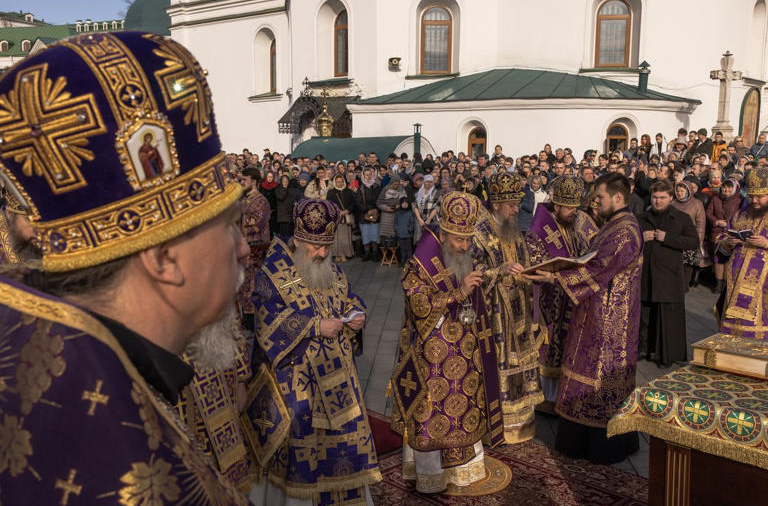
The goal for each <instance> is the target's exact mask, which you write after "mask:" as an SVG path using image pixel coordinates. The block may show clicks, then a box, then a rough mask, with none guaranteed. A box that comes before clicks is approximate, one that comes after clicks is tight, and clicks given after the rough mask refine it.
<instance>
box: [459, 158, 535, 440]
mask: <svg viewBox="0 0 768 506" xmlns="http://www.w3.org/2000/svg"><path fill="white" fill-rule="evenodd" d="M524 185H525V181H524V180H523V178H522V177H520V176H519V175H517V174H515V173H512V172H501V173H499V174H494V175H493V176H491V183H490V214H485V213H484V214H485V215H486V217H485V218H484V219H482V220H480V223H478V225H477V228H476V229H475V235H474V240H473V242H472V245H473V247H472V253H473V256H474V257H475V260H476V261H477V262H478V263H479V264H480V265H482V267H481V268H480V270H481V271H482V272H483V291H484V292H485V293H486V294H487V295H488V298H489V303H490V304H491V312H490V314H491V327H492V328H493V342H494V343H496V353H497V358H498V373H499V386H500V388H501V393H500V396H501V415H502V419H503V421H504V441H505V442H506V443H507V444H514V443H522V442H523V441H527V440H529V439H531V438H533V437H534V436H535V435H536V424H535V420H534V407H535V406H536V405H537V404H539V403H540V402H541V401H543V400H544V396H543V395H542V393H541V384H540V382H539V346H540V344H541V343H540V342H539V339H540V338H543V337H544V335H542V334H541V333H540V332H539V325H538V320H534V312H533V308H532V307H531V299H532V296H533V295H532V283H531V282H530V281H529V280H528V279H526V278H525V277H523V276H521V273H522V272H523V269H525V267H528V266H529V260H528V249H527V248H526V245H525V241H524V238H523V234H522V233H521V232H520V229H519V228H518V225H517V213H518V211H519V206H520V202H521V201H522V199H523V196H524V195H525V193H524V192H523V186H524Z"/></svg>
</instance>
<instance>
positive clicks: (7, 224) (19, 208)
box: [0, 192, 41, 265]
mask: <svg viewBox="0 0 768 506" xmlns="http://www.w3.org/2000/svg"><path fill="white" fill-rule="evenodd" d="M34 237H35V230H34V229H33V228H32V224H31V223H30V221H29V209H27V208H26V207H24V206H23V205H21V203H20V202H19V199H17V198H16V197H15V196H14V195H13V194H12V193H10V192H9V193H8V194H7V195H6V196H5V205H4V206H3V207H2V210H0V265H19V264H22V263H26V262H28V261H32V260H39V259H40V256H41V253H40V250H39V248H38V247H37V245H36V244H35V240H34Z"/></svg>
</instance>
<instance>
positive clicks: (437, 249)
mask: <svg viewBox="0 0 768 506" xmlns="http://www.w3.org/2000/svg"><path fill="white" fill-rule="evenodd" d="M481 205H482V204H480V201H479V200H478V199H477V198H476V197H474V196H472V195H469V194H466V193H462V192H450V193H447V194H446V195H445V196H444V197H443V201H442V203H441V206H440V207H441V209H440V210H441V214H440V216H441V218H440V228H439V229H438V228H436V227H433V226H428V227H425V229H424V233H423V235H422V237H421V239H420V241H419V244H418V246H417V247H416V251H415V252H414V255H413V257H412V258H411V259H410V260H409V261H408V262H407V263H406V266H405V269H404V271H403V277H402V285H403V291H404V292H405V300H406V301H407V302H406V305H405V321H404V323H403V328H402V331H401V333H400V349H399V356H398V362H397V366H396V367H395V370H394V373H393V374H392V379H391V381H390V389H391V391H392V393H393V396H394V408H393V413H392V428H393V430H395V431H396V432H398V433H399V434H402V435H403V441H404V444H403V477H404V478H405V479H407V480H415V481H416V490H418V491H419V492H422V493H438V492H442V491H443V490H445V489H446V488H447V486H448V484H454V485H459V486H466V485H469V484H471V483H473V482H475V481H477V480H481V479H483V478H484V477H485V473H486V470H485V464H484V453H483V439H485V440H486V441H487V443H488V444H489V445H491V446H495V445H498V444H499V443H502V442H503V441H504V427H503V424H502V421H501V406H500V397H499V375H498V372H497V359H496V346H495V345H494V343H493V341H492V334H493V330H492V329H491V326H490V325H491V324H490V319H489V314H488V309H489V308H488V303H487V301H486V298H485V294H484V293H483V291H482V288H481V284H482V278H483V275H482V272H481V271H479V270H476V268H475V265H474V264H473V259H472V257H471V256H470V254H469V248H470V245H471V243H472V236H473V235H474V232H475V226H476V225H477V220H478V212H479V209H480V207H481Z"/></svg>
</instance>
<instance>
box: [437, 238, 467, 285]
mask: <svg viewBox="0 0 768 506" xmlns="http://www.w3.org/2000/svg"><path fill="white" fill-rule="evenodd" d="M442 250H443V264H444V265H445V267H446V268H447V269H450V270H451V271H453V274H454V276H456V282H457V283H458V284H459V285H461V284H462V283H463V282H464V278H466V277H467V276H468V275H469V273H470V272H472V257H471V256H469V251H467V252H466V253H464V255H463V256H459V255H457V254H455V253H454V252H453V250H452V249H451V247H450V246H449V245H448V244H447V243H443V245H442Z"/></svg>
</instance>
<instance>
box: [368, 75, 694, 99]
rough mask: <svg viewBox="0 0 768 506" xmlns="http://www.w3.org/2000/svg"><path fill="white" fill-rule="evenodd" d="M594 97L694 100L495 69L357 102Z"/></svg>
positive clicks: (598, 81) (591, 80) (604, 82)
mask: <svg viewBox="0 0 768 506" xmlns="http://www.w3.org/2000/svg"><path fill="white" fill-rule="evenodd" d="M547 98H560V99H568V98H581V99H583V98H598V99H603V100H612V99H623V100H668V101H673V102H694V103H701V102H700V101H698V100H693V99H688V98H683V97H676V96H674V95H667V94H665V93H659V92H657V91H652V90H647V91H644V92H640V91H638V89H637V86H634V85H630V84H625V83H621V82H618V81H611V80H610V79H603V78H600V77H590V76H583V75H577V74H567V73H565V72H551V71H547V70H527V69H497V70H488V71H486V72H480V73H477V74H470V75H466V76H459V77H453V78H451V79H445V80H441V81H438V82H434V83H430V84H425V85H423V86H419V87H417V88H411V89H409V90H403V91H398V92H397V93H391V94H389V95H382V96H379V97H373V98H369V99H366V100H362V101H360V104H371V105H373V104H421V103H434V102H459V101H475V100H505V99H529V100H535V99H547Z"/></svg>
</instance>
